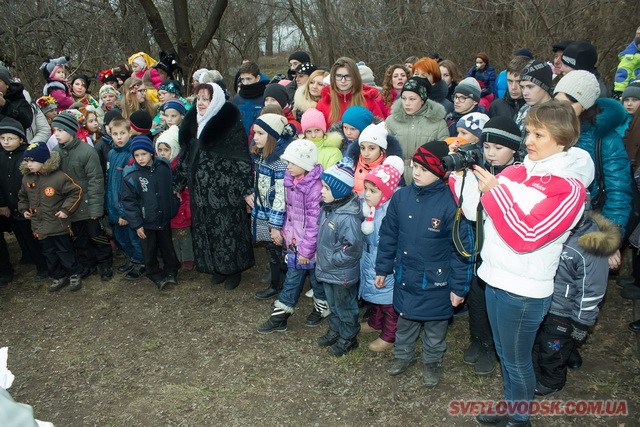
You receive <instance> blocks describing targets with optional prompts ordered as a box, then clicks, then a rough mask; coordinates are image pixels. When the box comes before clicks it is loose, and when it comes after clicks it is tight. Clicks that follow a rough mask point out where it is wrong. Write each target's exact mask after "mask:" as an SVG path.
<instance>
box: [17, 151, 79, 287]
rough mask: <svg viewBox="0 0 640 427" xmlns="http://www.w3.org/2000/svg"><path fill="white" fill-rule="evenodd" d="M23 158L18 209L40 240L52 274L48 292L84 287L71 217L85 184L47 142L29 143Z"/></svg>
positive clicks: (76, 207) (77, 205)
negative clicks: (66, 168) (76, 179)
mask: <svg viewBox="0 0 640 427" xmlns="http://www.w3.org/2000/svg"><path fill="white" fill-rule="evenodd" d="M24 160H25V161H24V162H23V163H22V165H21V166H20V171H21V172H22V174H23V175H24V178H23V179H22V187H21V188H20V192H19V193H18V211H19V212H20V214H21V215H22V216H23V217H24V218H25V219H29V220H31V229H32V231H33V234H34V236H36V238H37V239H38V240H39V241H40V246H41V248H42V254H43V255H44V257H45V259H46V261H47V267H48V269H49V275H50V276H51V277H53V283H52V284H51V285H50V286H49V292H55V291H59V290H60V289H62V288H64V287H65V286H67V285H70V286H69V289H70V290H71V291H77V290H79V289H80V288H81V287H82V280H81V277H80V275H81V273H82V266H81V265H80V263H78V260H77V259H76V254H75V251H74V249H73V244H72V243H71V237H70V233H71V220H70V219H69V217H70V216H71V214H72V213H73V212H74V211H75V210H76V209H78V207H79V206H80V205H81V204H82V188H81V187H80V186H79V185H78V184H76V183H75V182H74V181H73V180H72V179H71V178H70V177H69V175H67V174H65V173H64V172H62V171H61V170H59V169H58V167H59V165H60V154H59V153H58V152H57V151H54V152H52V153H50V152H49V149H48V148H47V146H46V144H38V143H34V144H31V145H29V147H28V148H27V150H26V151H25V152H24Z"/></svg>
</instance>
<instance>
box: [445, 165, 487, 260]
mask: <svg viewBox="0 0 640 427" xmlns="http://www.w3.org/2000/svg"><path fill="white" fill-rule="evenodd" d="M466 178H467V172H466V171H465V173H464V174H463V175H462V186H461V187H460V197H459V198H458V207H457V208H456V216H455V218H454V221H453V231H452V237H453V244H454V245H455V247H456V250H457V251H458V253H459V254H460V255H462V256H464V257H473V256H476V255H478V254H479V253H480V250H481V249H482V243H483V241H484V221H483V219H482V216H483V209H482V203H478V209H477V211H476V212H477V214H476V230H475V231H476V236H475V237H476V238H475V239H474V243H473V249H470V251H471V252H469V251H467V249H466V248H465V247H464V244H463V243H462V239H460V223H461V222H462V198H463V196H462V194H463V193H464V184H465V181H466Z"/></svg>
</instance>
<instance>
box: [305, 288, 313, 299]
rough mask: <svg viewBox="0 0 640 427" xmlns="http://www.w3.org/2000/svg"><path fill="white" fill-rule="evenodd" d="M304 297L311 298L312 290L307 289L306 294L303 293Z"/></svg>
mask: <svg viewBox="0 0 640 427" xmlns="http://www.w3.org/2000/svg"><path fill="white" fill-rule="evenodd" d="M304 296H305V297H307V298H313V289H309V290H308V291H307V292H305V293H304Z"/></svg>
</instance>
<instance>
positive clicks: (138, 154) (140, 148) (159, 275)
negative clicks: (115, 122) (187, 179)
mask: <svg viewBox="0 0 640 427" xmlns="http://www.w3.org/2000/svg"><path fill="white" fill-rule="evenodd" d="M130 150H131V154H133V156H134V158H135V163H134V164H133V165H130V166H127V167H126V168H125V170H124V174H123V178H122V180H123V185H122V205H123V207H124V213H125V214H124V215H125V219H126V221H127V223H128V226H129V227H130V228H131V229H132V230H135V233H136V234H137V235H138V237H139V238H140V246H142V253H143V254H144V263H145V268H146V272H147V277H149V279H151V281H152V282H153V283H154V284H155V285H156V286H157V287H158V289H160V290H162V289H163V288H164V287H165V286H166V285H168V284H176V275H177V274H178V269H179V268H180V262H179V261H178V258H177V257H176V253H175V251H174V250H173V242H172V240H171V226H170V225H169V222H170V221H171V218H173V216H175V214H176V211H177V210H178V203H177V200H176V197H175V195H174V194H173V177H172V175H171V166H170V165H169V162H167V161H166V160H164V159H163V158H159V157H154V154H155V150H154V149H153V142H152V141H151V139H149V138H148V137H147V136H144V135H140V136H136V137H134V138H132V140H131V147H130ZM158 252H160V254H158ZM158 256H161V257H162V263H163V266H162V267H163V268H162V269H160V264H159V262H158Z"/></svg>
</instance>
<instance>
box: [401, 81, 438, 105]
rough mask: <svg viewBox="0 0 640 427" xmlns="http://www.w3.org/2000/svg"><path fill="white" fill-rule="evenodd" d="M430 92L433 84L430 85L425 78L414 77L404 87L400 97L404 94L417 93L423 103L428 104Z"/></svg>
mask: <svg viewBox="0 0 640 427" xmlns="http://www.w3.org/2000/svg"><path fill="white" fill-rule="evenodd" d="M430 90H431V83H429V80H427V79H425V78H423V77H418V76H413V77H411V78H410V79H409V80H407V82H406V83H405V84H404V86H402V91H400V96H402V93H403V92H407V91H409V92H415V93H417V94H418V96H420V98H421V99H422V102H427V99H429V91H430Z"/></svg>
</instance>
